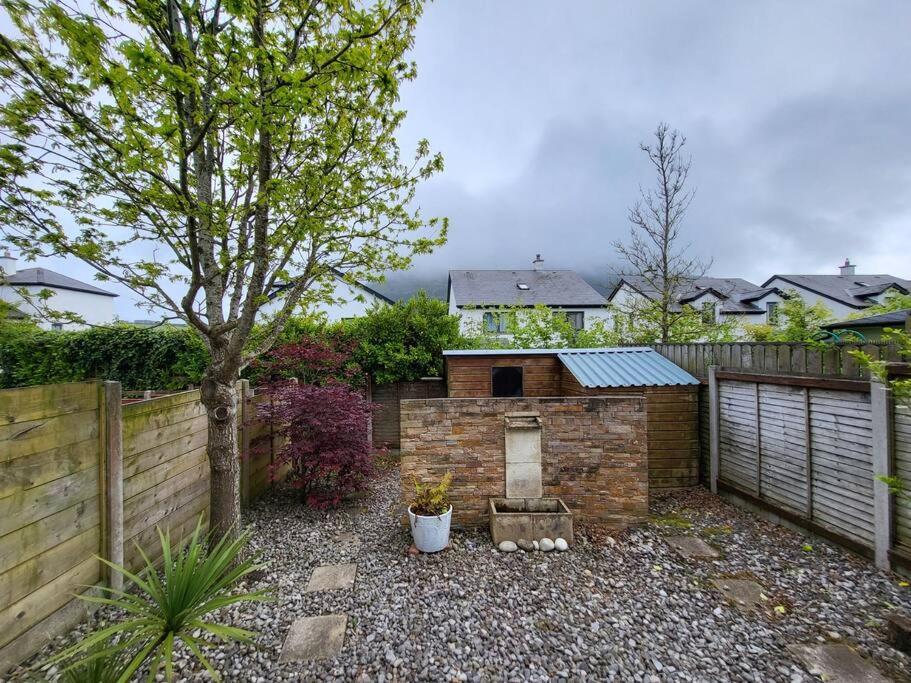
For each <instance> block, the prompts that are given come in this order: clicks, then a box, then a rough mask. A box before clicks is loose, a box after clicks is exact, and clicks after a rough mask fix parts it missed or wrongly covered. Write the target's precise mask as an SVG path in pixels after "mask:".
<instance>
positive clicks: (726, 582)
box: [712, 579, 766, 612]
mask: <svg viewBox="0 0 911 683" xmlns="http://www.w3.org/2000/svg"><path fill="white" fill-rule="evenodd" d="M712 583H714V584H715V587H716V588H717V589H718V590H719V591H721V594H722V595H723V596H724V597H725V599H726V600H727V601H728V602H732V603H734V604H735V605H736V606H737V608H738V609H740V611H741V612H751V611H753V610H755V609H756V608H758V607H759V606H761V605H762V604H763V603H764V602H765V600H766V598H763V596H762V586H760V585H759V584H758V583H756V582H755V581H750V580H749V579H712Z"/></svg>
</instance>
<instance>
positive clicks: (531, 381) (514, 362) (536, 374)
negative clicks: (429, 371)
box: [446, 355, 562, 398]
mask: <svg viewBox="0 0 911 683" xmlns="http://www.w3.org/2000/svg"><path fill="white" fill-rule="evenodd" d="M495 367H521V368H522V385H523V392H524V395H525V397H526V398H542V397H545V396H560V395H561V394H560V368H561V367H562V364H561V363H560V359H559V358H557V357H556V356H554V355H542V356H530V355H516V356H450V357H448V358H447V359H446V383H447V385H448V387H449V398H487V397H489V396H490V395H491V388H490V382H491V380H490V376H491V368H495Z"/></svg>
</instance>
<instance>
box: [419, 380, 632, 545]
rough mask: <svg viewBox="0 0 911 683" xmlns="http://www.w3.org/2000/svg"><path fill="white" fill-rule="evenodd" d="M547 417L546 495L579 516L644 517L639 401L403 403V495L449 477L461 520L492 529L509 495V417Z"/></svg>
mask: <svg viewBox="0 0 911 683" xmlns="http://www.w3.org/2000/svg"><path fill="white" fill-rule="evenodd" d="M511 413H523V414H526V415H527V414H529V413H534V414H537V415H538V416H539V417H540V420H541V461H542V462H541V466H542V480H543V482H542V483H543V487H544V496H545V497H549V498H562V499H563V501H564V502H565V503H566V505H567V506H569V508H570V510H572V511H573V513H574V514H575V515H576V518H577V519H584V520H593V521H595V520H596V521H601V522H605V523H607V524H610V525H612V526H617V527H623V526H627V525H629V524H635V523H638V522H643V521H645V520H646V518H647V516H648V455H647V453H648V443H647V421H646V407H645V399H644V397H642V396H636V395H623V396H609V395H608V396H597V397H558V398H467V399H454V398H448V399H427V400H411V401H402V402H401V429H402V432H401V445H402V464H401V472H402V493H403V498H404V500H406V501H407V500H408V499H409V497H410V496H411V492H412V481H413V479H415V478H416V479H417V480H418V481H419V482H422V483H436V482H438V481H439V480H440V479H441V478H442V476H443V475H444V474H445V473H446V472H447V471H452V473H453V475H454V476H453V483H452V489H451V498H452V502H453V508H454V509H453V516H454V521H455V522H456V523H457V524H463V525H466V526H470V525H483V524H486V523H487V501H488V499H489V498H502V497H504V496H505V494H506V472H505V471H506V447H505V440H506V436H505V422H506V416H507V414H511Z"/></svg>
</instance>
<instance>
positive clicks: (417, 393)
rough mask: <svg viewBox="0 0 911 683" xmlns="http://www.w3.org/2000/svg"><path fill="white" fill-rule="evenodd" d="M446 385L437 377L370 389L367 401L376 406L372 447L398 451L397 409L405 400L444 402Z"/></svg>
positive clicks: (398, 423)
mask: <svg viewBox="0 0 911 683" xmlns="http://www.w3.org/2000/svg"><path fill="white" fill-rule="evenodd" d="M445 397H446V382H444V381H443V379H442V378H440V377H428V378H426V379H422V380H417V381H415V382H393V383H391V384H376V385H373V386H371V387H370V395H369V398H370V400H371V401H372V402H373V403H376V404H377V405H378V406H379V409H378V410H377V411H376V413H374V416H373V424H372V430H373V444H374V446H377V447H380V446H388V447H389V448H398V447H399V438H400V437H399V433H400V431H401V430H400V405H399V402H400V401H402V400H405V399H420V398H445Z"/></svg>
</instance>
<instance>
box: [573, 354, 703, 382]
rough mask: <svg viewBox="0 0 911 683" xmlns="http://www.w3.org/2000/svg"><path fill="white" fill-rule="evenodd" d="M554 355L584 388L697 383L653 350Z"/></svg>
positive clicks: (689, 375)
mask: <svg viewBox="0 0 911 683" xmlns="http://www.w3.org/2000/svg"><path fill="white" fill-rule="evenodd" d="M557 356H558V357H559V358H560V361H561V362H562V363H563V365H565V366H566V369H567V370H569V371H570V372H571V373H572V375H573V377H575V378H576V379H577V380H578V382H579V384H581V385H582V386H583V387H586V388H592V389H594V388H608V387H669V386H681V385H688V384H699V380H698V379H696V378H695V377H693V376H692V375H691V374H690V373H688V372H687V371H686V370H684V369H682V368H680V367H678V366H677V365H675V364H674V363H672V362H671V361H669V360H668V359H667V358H665V357H664V356H662V355H661V354H660V353H658V352H657V351H655V350H654V349H650V348H647V347H623V348H616V349H597V350H587V349H586V350H580V351H575V350H566V351H560V352H559V353H558V354H557Z"/></svg>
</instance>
